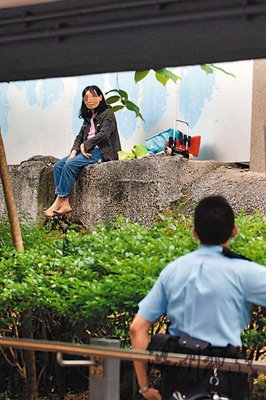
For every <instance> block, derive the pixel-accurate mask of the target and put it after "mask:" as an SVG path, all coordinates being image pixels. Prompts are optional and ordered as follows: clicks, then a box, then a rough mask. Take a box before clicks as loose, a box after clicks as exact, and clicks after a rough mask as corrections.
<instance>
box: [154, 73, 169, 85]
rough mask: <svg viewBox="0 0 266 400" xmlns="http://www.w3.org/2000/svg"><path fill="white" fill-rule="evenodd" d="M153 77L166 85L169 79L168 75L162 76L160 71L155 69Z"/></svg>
mask: <svg viewBox="0 0 266 400" xmlns="http://www.w3.org/2000/svg"><path fill="white" fill-rule="evenodd" d="M155 77H156V79H157V81H159V82H160V83H161V84H162V85H164V86H165V85H166V84H167V82H168V81H169V78H168V76H164V75H163V74H161V73H160V72H158V71H156V72H155Z"/></svg>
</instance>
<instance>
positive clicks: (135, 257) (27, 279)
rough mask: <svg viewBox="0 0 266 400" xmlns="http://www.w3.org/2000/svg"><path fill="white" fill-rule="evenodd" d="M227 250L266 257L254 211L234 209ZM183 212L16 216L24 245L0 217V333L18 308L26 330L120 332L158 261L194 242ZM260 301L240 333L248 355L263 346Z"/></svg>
mask: <svg viewBox="0 0 266 400" xmlns="http://www.w3.org/2000/svg"><path fill="white" fill-rule="evenodd" d="M237 225H238V226H239V235H238V237H237V238H236V239H235V240H234V241H233V243H232V245H231V248H232V250H234V251H236V252H239V253H242V254H243V255H245V256H247V257H249V258H251V259H252V260H254V261H255V262H258V263H260V264H263V265H265V264H266V241H265V237H266V227H265V218H264V217H263V216H261V215H259V214H258V215H255V216H252V217H250V216H246V215H244V214H242V215H240V216H238V218H237ZM191 227H192V220H191V219H190V218H185V217H179V218H177V219H175V218H173V217H167V216H164V215H161V216H160V219H159V220H158V221H157V222H156V223H155V224H154V226H152V227H141V226H139V225H138V224H133V223H131V222H129V221H127V220H125V219H124V218H122V217H119V218H117V220H116V221H115V222H113V223H111V224H110V225H108V226H104V225H100V226H98V227H97V229H95V230H94V231H93V232H87V231H79V232H77V231H76V229H75V227H69V229H68V231H67V233H66V234H64V233H63V232H62V230H61V229H60V227H59V228H58V229H56V230H50V229H47V228H45V227H43V228H40V227H38V226H36V225H33V224H31V225H29V224H28V223H27V224H23V225H22V233H23V240H24V246H25V251H24V253H21V254H19V253H17V251H16V250H15V249H14V248H13V247H12V243H11V237H10V231H9V224H8V223H7V222H6V221H3V222H1V223H0V237H1V243H0V310H1V312H0V333H2V334H3V335H10V336H18V335H20V326H21V314H22V313H24V312H25V311H31V312H32V315H33V326H34V337H35V338H39V339H52V340H67V341H73V340H76V341H88V334H89V335H92V336H98V337H113V338H120V339H121V340H122V341H123V342H124V344H125V345H128V327H129V324H130V322H131V320H132V318H133V316H134V315H135V313H136V311H137V305H138V302H139V301H140V300H141V299H142V298H143V297H144V296H145V294H146V293H147V292H148V291H149V289H150V288H151V286H152V285H153V283H154V281H155V280H156V278H157V276H158V274H159V273H160V271H161V270H162V268H164V266H165V265H166V264H167V263H168V262H170V261H172V260H174V259H175V258H177V257H179V256H181V255H183V254H186V253H189V252H191V251H192V250H194V249H196V248H197V246H198V244H197V242H196V241H195V240H194V239H193V237H192V234H191ZM265 316H266V314H265V309H262V308H255V309H254V311H253V320H252V323H251V324H250V326H249V327H248V328H247V329H246V331H245V332H244V333H243V342H244V345H245V346H246V347H247V348H248V349H249V356H250V357H252V358H256V359H258V358H260V357H261V356H262V355H263V354H264V348H263V346H264V344H265V339H266V332H265Z"/></svg>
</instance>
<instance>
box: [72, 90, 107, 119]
mask: <svg viewBox="0 0 266 400" xmlns="http://www.w3.org/2000/svg"><path fill="white" fill-rule="evenodd" d="M88 91H89V92H91V94H94V95H95V94H97V96H102V100H101V102H100V104H99V105H98V107H97V108H95V110H94V111H95V112H97V113H101V112H103V111H104V110H106V109H107V108H108V105H107V104H106V101H105V98H104V95H103V92H102V91H101V89H99V88H98V86H95V85H91V86H87V87H85V89H83V91H82V102H81V106H80V110H79V118H83V119H84V120H85V119H90V118H91V116H92V111H91V110H89V109H88V108H87V107H86V106H85V103H84V100H83V99H84V96H85V94H86V93H87V92H88Z"/></svg>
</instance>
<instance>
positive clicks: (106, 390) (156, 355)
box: [0, 337, 266, 400]
mask: <svg viewBox="0 0 266 400" xmlns="http://www.w3.org/2000/svg"><path fill="white" fill-rule="evenodd" d="M99 344H100V345H99ZM0 346H2V347H13V348H18V349H22V350H33V351H44V352H52V353H57V355H56V359H57V362H58V363H59V365H61V366H62V367H66V366H88V367H90V392H91V396H92V398H93V399H97V400H103V399H104V400H118V399H119V367H120V364H119V363H120V360H127V361H148V362H154V363H157V364H169V365H176V366H189V367H191V368H208V369H220V370H224V371H232V372H239V373H253V374H265V375H266V362H262V361H253V360H242V359H232V358H223V357H217V356H199V355H192V354H177V353H164V352H159V351H145V350H125V349H120V348H119V347H120V343H119V341H118V340H109V339H91V344H90V345H85V344H76V343H67V342H56V341H42V340H30V339H14V338H7V337H0ZM63 354H73V355H76V356H77V355H80V356H86V357H90V360H64V359H63ZM105 359H107V360H105ZM110 385H111V386H112V387H111V388H110Z"/></svg>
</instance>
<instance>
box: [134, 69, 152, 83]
mask: <svg viewBox="0 0 266 400" xmlns="http://www.w3.org/2000/svg"><path fill="white" fill-rule="evenodd" d="M149 72H150V70H149V69H145V70H144V71H136V72H135V76H134V79H135V82H136V83H137V82H139V81H141V80H142V79H144V78H145V76H147V75H148V73H149Z"/></svg>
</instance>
